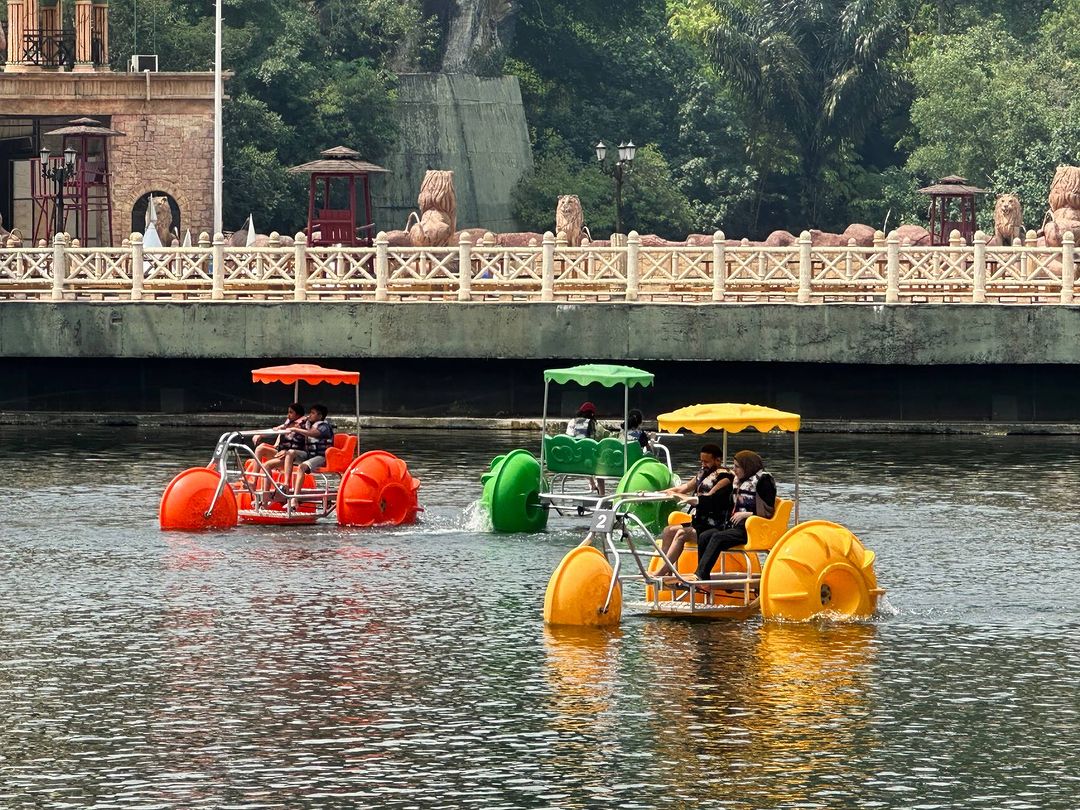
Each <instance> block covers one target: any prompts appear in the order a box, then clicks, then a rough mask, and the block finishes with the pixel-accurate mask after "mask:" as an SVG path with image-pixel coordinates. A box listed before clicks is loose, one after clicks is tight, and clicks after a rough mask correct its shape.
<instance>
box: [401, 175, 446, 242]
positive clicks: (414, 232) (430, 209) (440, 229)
mask: <svg viewBox="0 0 1080 810" xmlns="http://www.w3.org/2000/svg"><path fill="white" fill-rule="evenodd" d="M417 203H418V204H419V206H420V213H419V215H417V214H416V212H413V213H412V214H410V215H409V222H411V223H413V224H412V225H409V224H406V230H407V231H408V234H409V244H411V245H414V246H416V247H444V246H446V245H449V244H450V243H451V241H452V240H453V236H454V232H455V231H456V230H457V195H456V194H455V193H454V173H453V172H452V171H440V170H435V169H431V170H429V171H428V173H427V174H426V175H424V182H423V183H421V184H420V196H419V197H418V198H417ZM414 220H415V222H414Z"/></svg>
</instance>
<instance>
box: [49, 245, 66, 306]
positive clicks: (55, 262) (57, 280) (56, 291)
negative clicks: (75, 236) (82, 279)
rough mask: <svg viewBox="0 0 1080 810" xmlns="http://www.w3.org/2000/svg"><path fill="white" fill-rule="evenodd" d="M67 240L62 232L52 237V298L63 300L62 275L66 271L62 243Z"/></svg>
mask: <svg viewBox="0 0 1080 810" xmlns="http://www.w3.org/2000/svg"><path fill="white" fill-rule="evenodd" d="M65 244H67V241H66V240H65V239H64V235H63V234H62V233H58V234H57V235H56V237H55V238H54V239H53V259H52V270H53V282H52V300H53V301H63V300H64V276H65V275H66V272H67V266H66V260H65V257H64V245H65Z"/></svg>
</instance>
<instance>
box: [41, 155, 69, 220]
mask: <svg viewBox="0 0 1080 810" xmlns="http://www.w3.org/2000/svg"><path fill="white" fill-rule="evenodd" d="M75 155H76V152H75V147H74V146H69V147H68V148H67V149H65V150H64V162H63V163H61V164H60V165H59V166H53V167H52V168H49V157H50V156H49V150H48V149H47V148H45V147H44V146H43V147H41V151H40V152H38V158H39V159H40V160H41V176H42V177H44V178H45V179H46V180H52V182H53V188H54V189H55V193H56V206H55V208H56V227H55V229H54V230H53V236H55V235H56V234H58V233H63V232H64V183H66V182H67V181H68V180H70V179H71V177H72V176H73V175H74V174H75Z"/></svg>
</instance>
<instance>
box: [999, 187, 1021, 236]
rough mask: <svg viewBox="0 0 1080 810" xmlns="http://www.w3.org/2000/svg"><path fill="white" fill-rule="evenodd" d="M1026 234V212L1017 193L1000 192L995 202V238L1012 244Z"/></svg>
mask: <svg viewBox="0 0 1080 810" xmlns="http://www.w3.org/2000/svg"><path fill="white" fill-rule="evenodd" d="M1023 234H1024V214H1023V209H1022V208H1021V207H1020V199H1019V198H1018V197H1017V196H1016V195H1015V194H999V195H998V198H997V202H996V203H994V240H995V241H996V242H997V243H998V244H1001V245H1010V246H1011V245H1012V244H1013V242H1014V241H1015V240H1016V239H1018V238H1020V237H1021V236H1023Z"/></svg>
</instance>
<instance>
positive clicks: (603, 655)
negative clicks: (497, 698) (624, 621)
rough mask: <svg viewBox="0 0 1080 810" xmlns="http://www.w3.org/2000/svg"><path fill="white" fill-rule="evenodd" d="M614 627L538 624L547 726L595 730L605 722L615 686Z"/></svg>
mask: <svg viewBox="0 0 1080 810" xmlns="http://www.w3.org/2000/svg"><path fill="white" fill-rule="evenodd" d="M621 639H622V631H621V630H620V629H619V628H618V627H552V626H550V625H549V626H545V627H544V651H545V653H546V658H545V667H544V673H545V676H546V679H547V682H548V686H549V687H550V689H551V701H552V707H551V708H552V726H553V727H554V728H555V729H556V730H558V731H564V732H585V731H588V732H589V734H590V735H591V734H595V733H596V732H597V731H598V730H599V729H598V726H600V725H605V724H606V723H608V722H611V721H610V720H609V721H605V720H604V719H603V718H604V716H605V715H608V716H610V714H611V710H612V708H613V705H614V702H615V699H616V690H617V689H619V688H620V687H619V672H620V665H619V650H620V641H621Z"/></svg>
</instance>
